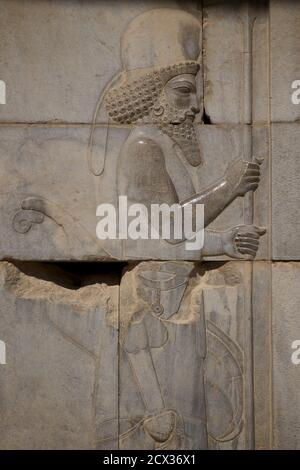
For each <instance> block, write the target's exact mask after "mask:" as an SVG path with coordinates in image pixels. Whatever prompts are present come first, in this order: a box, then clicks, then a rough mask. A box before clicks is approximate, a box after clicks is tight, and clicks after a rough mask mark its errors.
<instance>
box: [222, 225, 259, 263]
mask: <svg viewBox="0 0 300 470" xmlns="http://www.w3.org/2000/svg"><path fill="white" fill-rule="evenodd" d="M264 233H266V229H265V228H264V227H257V226H255V225H237V226H236V227H233V228H231V229H229V230H226V231H225V232H223V233H222V244H223V250H224V254H225V255H228V256H231V258H238V259H243V258H245V257H246V258H247V257H250V258H254V257H255V255H256V252H257V250H258V246H259V238H260V237H261V236H262V235H264Z"/></svg>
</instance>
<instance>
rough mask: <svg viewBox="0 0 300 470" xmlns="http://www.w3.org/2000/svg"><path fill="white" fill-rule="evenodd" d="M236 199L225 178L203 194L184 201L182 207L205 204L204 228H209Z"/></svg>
mask: <svg viewBox="0 0 300 470" xmlns="http://www.w3.org/2000/svg"><path fill="white" fill-rule="evenodd" d="M234 198H235V196H234V193H233V191H232V188H231V186H230V185H229V184H228V183H227V181H226V180H225V178H221V179H220V180H218V181H217V182H216V183H214V184H213V185H211V186H210V187H208V188H207V189H206V190H205V191H203V192H202V193H199V194H195V195H194V196H192V197H190V198H189V199H186V200H185V201H182V203H181V205H182V207H184V206H186V205H187V204H204V227H207V225H209V224H210V223H211V222H212V221H213V220H214V219H215V218H216V217H217V216H218V215H219V214H220V213H221V212H222V211H223V210H224V209H225V207H226V206H228V204H230V203H231V202H232V201H233V199H234Z"/></svg>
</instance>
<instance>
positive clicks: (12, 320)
mask: <svg viewBox="0 0 300 470" xmlns="http://www.w3.org/2000/svg"><path fill="white" fill-rule="evenodd" d="M0 279H1V315H0V332H1V340H2V341H4V342H5V344H6V354H7V358H6V365H4V366H1V378H0V395H1V400H0V416H1V420H0V448H1V449H93V448H96V447H97V448H99V447H100V448H101V447H103V446H105V445H107V442H106V441H103V435H106V434H107V431H108V426H107V424H106V423H105V420H106V418H107V416H108V415H109V416H111V415H114V416H117V414H118V405H117V403H118V399H117V388H118V387H117V377H118V374H117V368H118V357H117V351H118V338H117V335H116V330H115V329H114V328H113V327H112V325H113V323H114V322H116V318H117V315H118V310H117V304H118V286H113V285H112V286H107V285H105V284H101V285H99V284H94V285H90V286H85V287H82V288H80V289H78V290H74V289H70V288H65V287H62V286H59V285H56V284H55V283H53V282H51V281H45V280H43V279H39V278H37V277H33V276H28V275H26V274H24V273H23V272H21V271H19V270H18V269H17V268H16V267H15V266H14V265H12V264H10V263H6V262H2V263H1V264H0ZM110 431H111V432H112V431H113V427H112V426H110ZM114 433H115V436H116V435H117V425H116V424H115V428H114ZM103 442H104V443H103ZM115 445H116V444H114V443H112V442H111V441H110V443H109V446H108V447H109V448H113V447H114V446H115ZM106 448H107V447H106Z"/></svg>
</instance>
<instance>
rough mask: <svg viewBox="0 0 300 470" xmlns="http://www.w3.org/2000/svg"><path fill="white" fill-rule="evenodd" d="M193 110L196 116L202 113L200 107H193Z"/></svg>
mask: <svg viewBox="0 0 300 470" xmlns="http://www.w3.org/2000/svg"><path fill="white" fill-rule="evenodd" d="M191 110H192V111H193V113H194V114H198V113H200V108H198V107H196V106H192V107H191Z"/></svg>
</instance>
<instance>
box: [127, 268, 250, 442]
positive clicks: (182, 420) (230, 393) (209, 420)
mask: <svg viewBox="0 0 300 470" xmlns="http://www.w3.org/2000/svg"><path fill="white" fill-rule="evenodd" d="M249 268H250V264H249V263H240V262H236V263H228V264H225V265H224V266H221V267H219V268H217V267H216V266H213V265H211V266H209V265H207V264H204V265H203V267H202V268H201V269H199V267H197V266H196V265H194V264H193V263H183V262H165V263H162V262H161V263H159V262H145V263H140V264H138V265H137V266H136V267H134V268H133V269H131V270H128V271H126V272H125V274H124V275H123V278H122V282H121V291H120V345H121V348H120V402H119V403H120V424H121V427H120V433H121V434H120V448H123V449H206V448H208V447H209V448H214V449H230V448H231V449H233V448H247V447H251V442H252V438H253V428H252V427H253V422H252V414H251V412H249V410H250V409H251V406H252V397H251V393H250V390H251V375H252V370H251V360H250V358H251V353H250V350H251V344H250V343H249V341H250V336H249V331H250V330H249V321H250V315H251V313H250V312H249V311H247V309H248V307H249V305H248V301H247V290H249V285H248V282H249V279H250V278H249Z"/></svg>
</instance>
